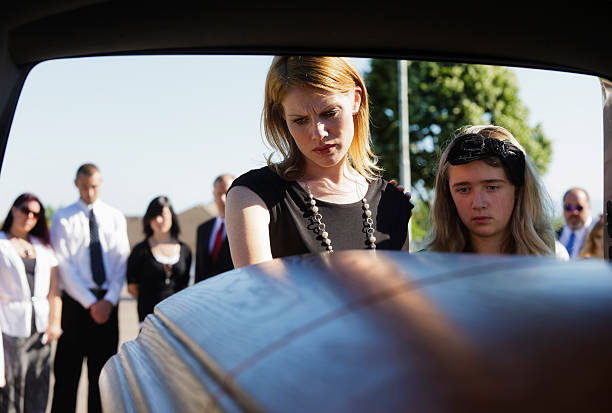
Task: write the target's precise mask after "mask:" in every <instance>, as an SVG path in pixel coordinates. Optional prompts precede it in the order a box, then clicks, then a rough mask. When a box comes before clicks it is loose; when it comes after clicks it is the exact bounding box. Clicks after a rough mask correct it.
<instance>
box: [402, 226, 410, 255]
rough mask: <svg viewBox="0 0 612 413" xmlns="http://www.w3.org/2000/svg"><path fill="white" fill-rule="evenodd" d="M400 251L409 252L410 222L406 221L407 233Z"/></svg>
mask: <svg viewBox="0 0 612 413" xmlns="http://www.w3.org/2000/svg"><path fill="white" fill-rule="evenodd" d="M402 251H410V221H408V231H407V232H406V241H404V245H402Z"/></svg>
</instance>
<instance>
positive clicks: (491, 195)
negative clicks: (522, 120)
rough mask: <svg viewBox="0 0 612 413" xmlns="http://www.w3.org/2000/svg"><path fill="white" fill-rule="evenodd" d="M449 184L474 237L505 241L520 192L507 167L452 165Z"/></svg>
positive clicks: (462, 217) (478, 164)
mask: <svg viewBox="0 0 612 413" xmlns="http://www.w3.org/2000/svg"><path fill="white" fill-rule="evenodd" d="M448 183H449V189H450V193H451V196H452V198H453V201H454V202H455V206H456V208H457V213H458V214H459V218H460V219H461V222H463V224H464V225H465V226H466V227H467V229H468V230H469V231H470V235H471V236H472V237H476V238H481V239H485V240H486V239H490V240H491V241H495V242H499V241H501V240H502V239H503V238H504V236H505V234H506V233H507V231H509V228H508V224H509V222H510V217H511V216H512V211H513V210H514V199H515V190H516V188H515V186H514V185H512V183H511V182H510V181H509V180H508V177H507V176H506V172H505V170H504V168H501V167H494V166H491V165H488V164H487V163H486V162H485V161H482V160H478V161H474V162H470V163H467V164H464V165H450V164H449V165H448Z"/></svg>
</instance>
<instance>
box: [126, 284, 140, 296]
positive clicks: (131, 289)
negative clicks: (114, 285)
mask: <svg viewBox="0 0 612 413" xmlns="http://www.w3.org/2000/svg"><path fill="white" fill-rule="evenodd" d="M127 290H128V293H130V295H131V296H132V297H134V298H138V284H128V285H127Z"/></svg>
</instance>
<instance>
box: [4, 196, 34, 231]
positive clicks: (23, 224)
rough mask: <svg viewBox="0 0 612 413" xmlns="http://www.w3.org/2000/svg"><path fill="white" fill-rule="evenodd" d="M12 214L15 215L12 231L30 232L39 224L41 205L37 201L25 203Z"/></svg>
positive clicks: (12, 210)
mask: <svg viewBox="0 0 612 413" xmlns="http://www.w3.org/2000/svg"><path fill="white" fill-rule="evenodd" d="M11 213H12V214H13V225H12V226H11V228H12V230H13V231H17V230H18V231H25V232H30V231H31V230H32V228H34V226H35V225H36V223H37V222H38V215H39V214H40V204H39V203H38V202H36V201H28V202H24V203H23V204H21V205H18V206H14V207H13V208H12V209H11Z"/></svg>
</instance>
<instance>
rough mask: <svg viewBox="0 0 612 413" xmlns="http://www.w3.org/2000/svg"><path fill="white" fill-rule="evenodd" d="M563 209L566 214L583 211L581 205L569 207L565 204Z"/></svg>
mask: <svg viewBox="0 0 612 413" xmlns="http://www.w3.org/2000/svg"><path fill="white" fill-rule="evenodd" d="M563 209H565V210H566V211H567V212H572V211H578V212H580V211H582V210H583V209H584V207H583V206H582V205H570V204H566V205H565V206H564V207H563Z"/></svg>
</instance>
